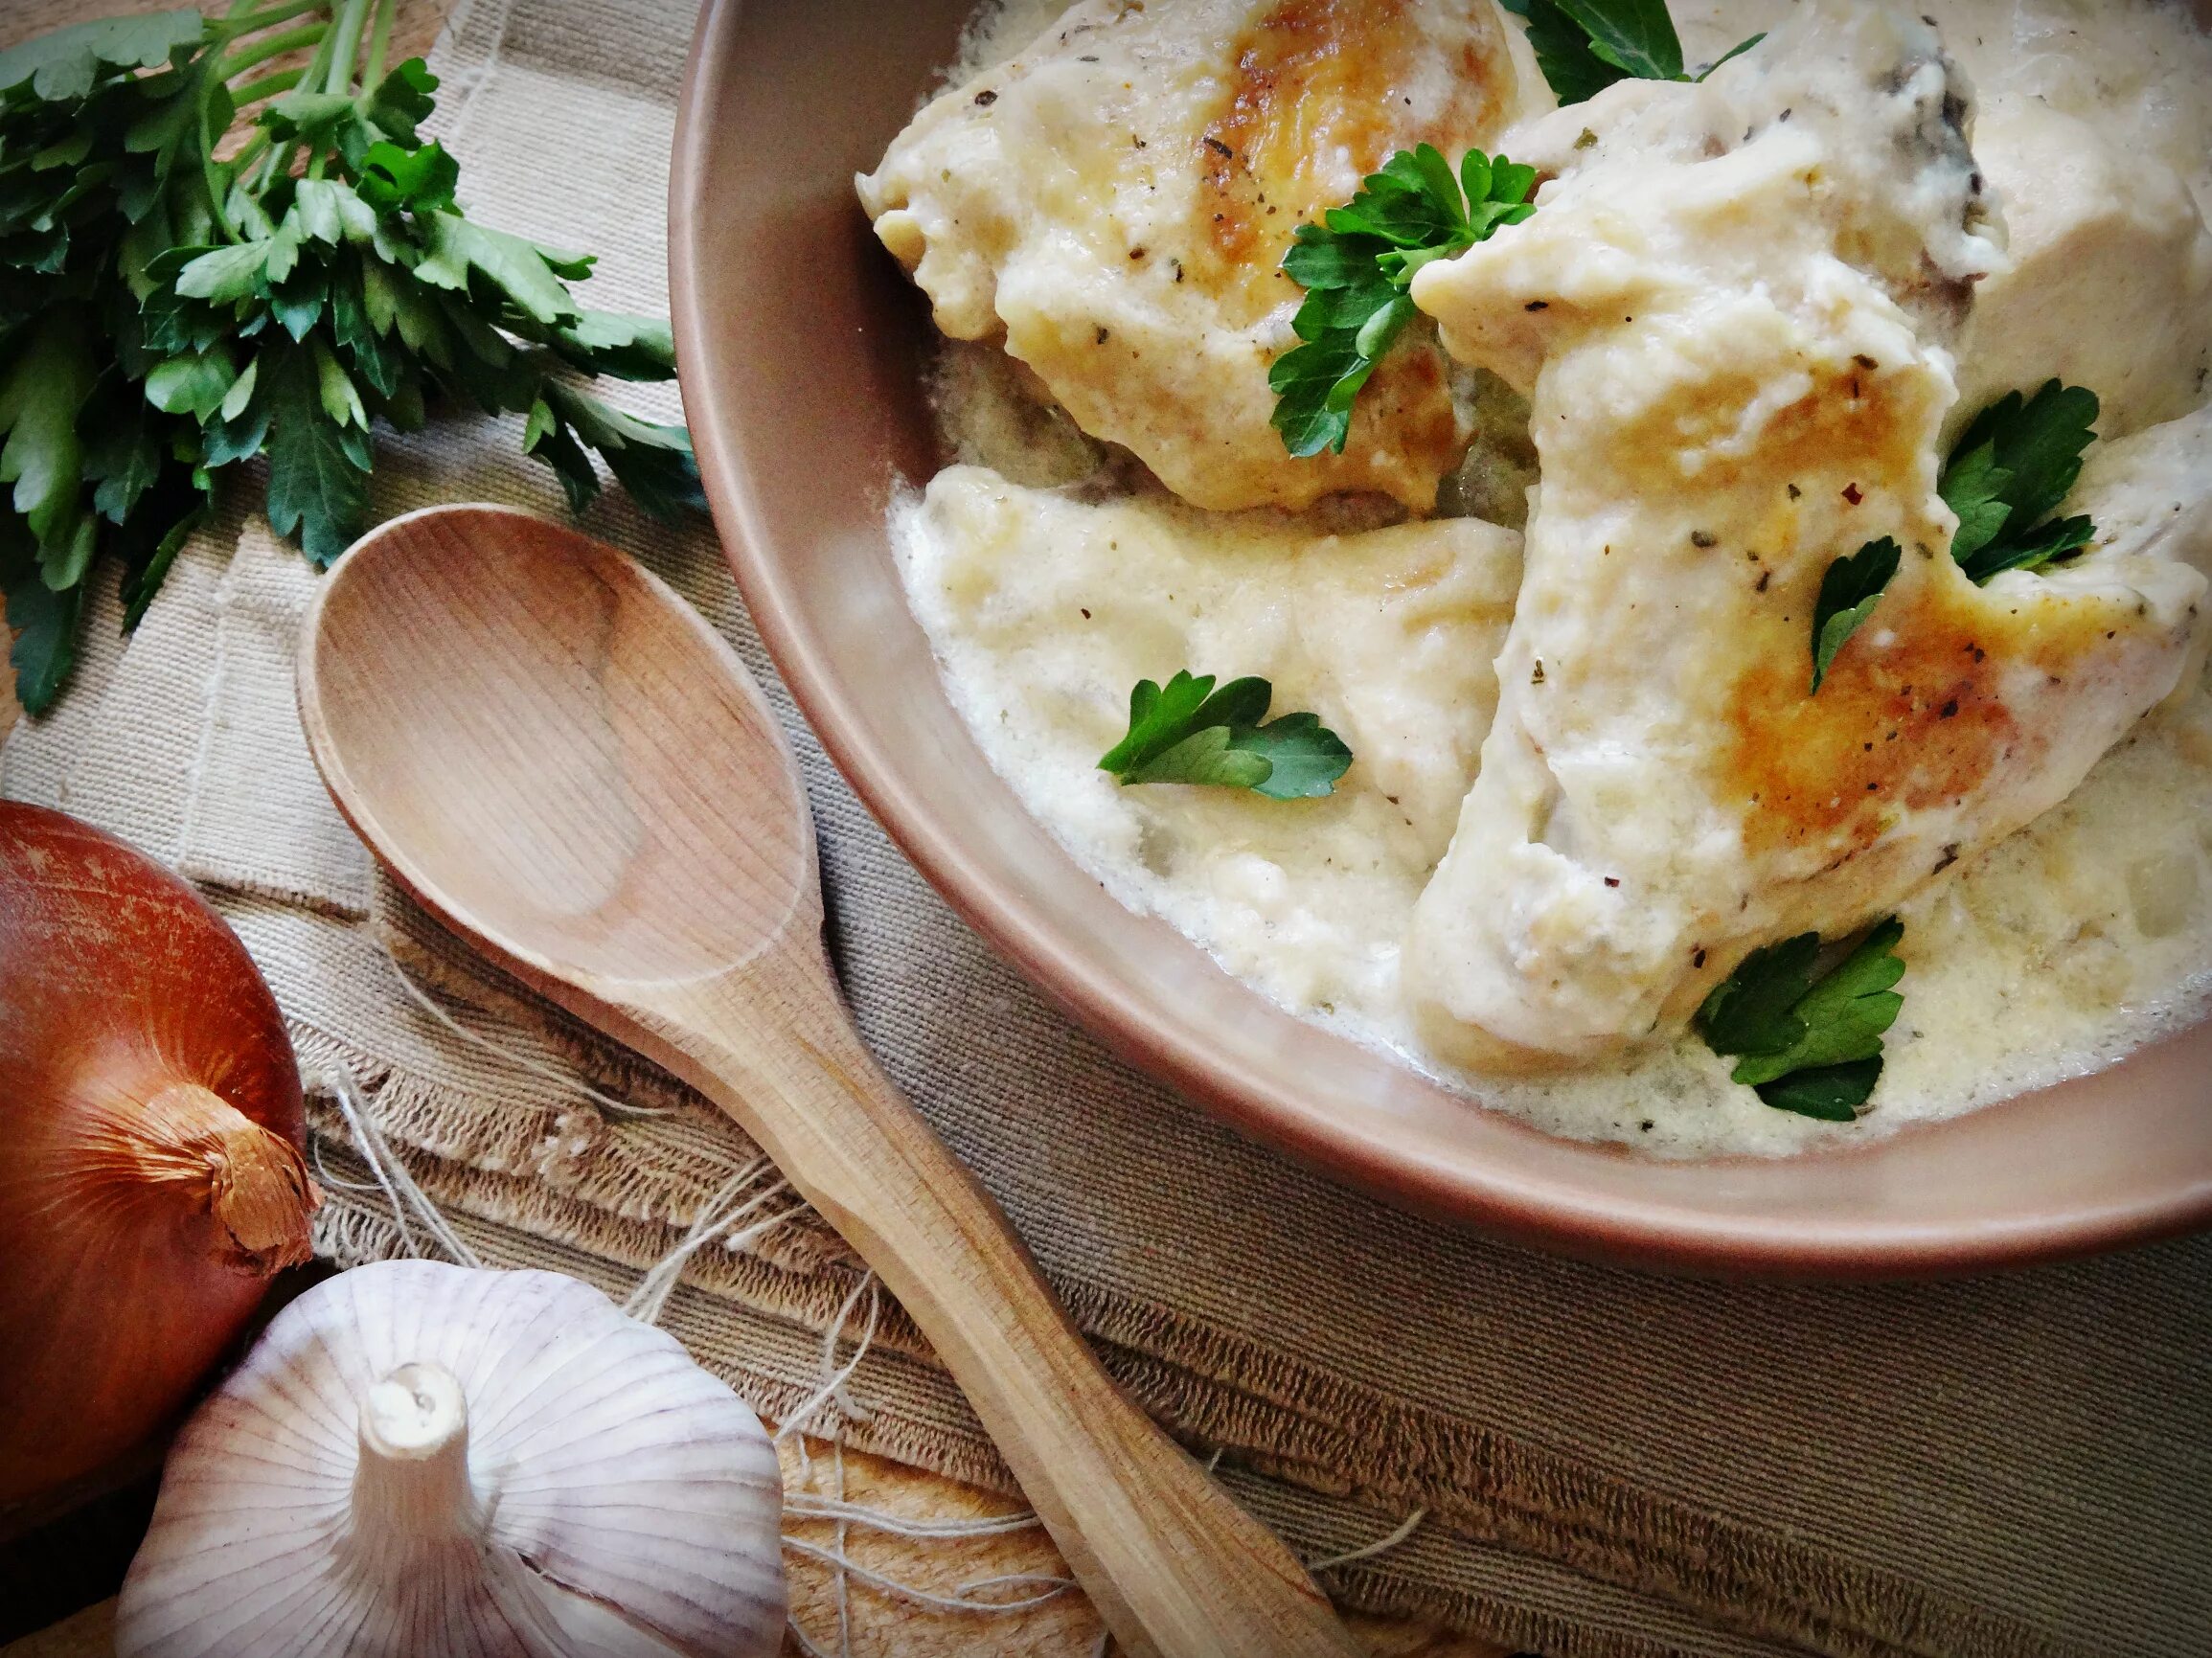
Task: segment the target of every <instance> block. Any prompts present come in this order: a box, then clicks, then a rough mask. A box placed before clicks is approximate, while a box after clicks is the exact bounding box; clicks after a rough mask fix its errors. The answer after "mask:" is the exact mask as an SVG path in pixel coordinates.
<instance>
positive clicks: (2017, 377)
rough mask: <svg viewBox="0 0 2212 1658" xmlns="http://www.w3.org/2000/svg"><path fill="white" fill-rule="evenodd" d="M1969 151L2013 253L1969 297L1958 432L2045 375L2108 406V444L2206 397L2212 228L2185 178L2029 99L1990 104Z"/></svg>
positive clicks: (2104, 427)
mask: <svg viewBox="0 0 2212 1658" xmlns="http://www.w3.org/2000/svg"><path fill="white" fill-rule="evenodd" d="M1973 148H1974V154H1975V155H1976V156H1977V157H1979V158H1980V161H1981V164H1982V170H1983V173H1984V175H1985V176H1986V177H1987V179H1988V180H1989V183H1990V186H1991V187H1992V189H1993V190H1994V191H1995V193H1996V196H1997V199H1998V201H1999V202H2000V203H2002V205H2003V210H2004V217H2005V228H2006V231H2007V234H2008V238H2009V243H2010V245H2009V249H2008V251H2009V253H2010V255H2011V258H2010V260H2009V261H2008V263H2007V265H2006V266H2005V267H2004V268H2002V269H1999V270H1996V271H1995V272H1993V273H1992V274H1991V276H1990V278H1989V280H1988V281H1987V282H1986V283H1984V284H1982V286H1981V289H1980V291H1979V292H1978V293H1977V294H1976V296H1975V299H1974V311H1973V321H1972V323H1971V324H1970V325H1969V327H1968V329H1967V332H1966V337H1965V340H1964V342H1963V344H1962V345H1961V347H1960V350H1959V364H1960V367H1959V392H1960V397H1959V402H1958V406H1957V407H1956V408H1955V409H1954V410H1953V411H1952V413H1951V419H1950V427H1951V428H1952V430H1953V431H1955V430H1957V429H1959V428H1962V427H1964V426H1965V424H1966V423H1967V422H1968V421H1969V420H1972V419H1973V417H1974V416H1975V415H1977V414H1979V413H1980V412H1981V411H1982V410H1983V409H1984V408H1986V407H1987V406H1988V405H1989V404H1991V403H1993V402H1995V400H1996V399H1997V398H1998V397H2003V396H2004V395H2005V394H2006V393H2007V392H2010V391H2013V390H2015V389H2016V388H2018V387H2021V386H2038V385H2041V384H2042V382H2043V381H2044V380H2046V379H2049V378H2050V377H2051V376H2052V375H2058V376H2059V377H2060V378H2061V379H2063V380H2064V381H2065V382H2066V383H2067V384H2068V385H2070V386H2087V387H2088V388H2089V389H2090V390H2091V391H2093V392H2095V393H2096V394H2097V396H2098V397H2099V398H2100V399H2102V401H2103V404H2104V413H2103V416H2102V418H2101V419H2100V420H2098V422H2097V430H2098V433H2099V435H2100V436H2102V437H2104V438H2105V439H2107V440H2110V439H2114V438H2124V437H2127V436H2128V435H2129V434H2130V433H2132V432H2139V431H2141V430H2142V429H2143V428H2144V427H2146V426H2151V425H2155V424H2157V423H2158V422H2160V421H2162V420H2174V419H2177V418H2178V417H2179V416H2181V415H2184V414H2187V413H2188V412H2189V411H2190V410H2191V409H2194V408H2195V407H2197V405H2198V404H2199V403H2201V402H2202V401H2203V399H2204V394H2205V389H2206V375H2207V372H2208V371H2212V232H2207V231H2206V229H2205V227H2204V219H2203V216H2201V214H2200V213H2199V212H2198V210H2197V203H2196V200H2195V198H2193V197H2192V196H2191V195H2190V193H2189V187H2188V185H2186V184H2185V183H2183V182H2182V180H2181V178H2180V176H2179V175H2178V173H2176V172H2175V171H2174V170H2173V169H2172V168H2170V167H2168V166H2166V165H2165V164H2164V163H2163V162H2161V161H2159V160H2158V159H2157V158H2156V157H2155V156H2150V155H2130V154H2122V153H2120V152H2119V151H2118V150H2117V149H2116V148H2114V146H2113V143H2112V141H2111V140H2109V139H2108V138H2107V137H2106V136H2105V135H2104V134H2103V133H2102V132H2101V131H2100V130H2099V129H2098V128H2097V127H2095V126H2092V125H2089V124H2088V123H2087V122H2086V121H2082V120H2080V119H2078V118H2076V117H2074V116H2071V115H2066V114H2064V113H2062V112H2061V111H2059V110H2056V109H2053V108H2052V107H2051V106H2050V105H2049V104H2047V103H2045V102H2042V101H2041V99H2036V98H2024V97H2018V96H2014V97H2009V98H2002V99H1997V100H1994V101H1993V102H1991V103H1990V104H1989V105H1988V106H1987V107H1986V108H1985V109H1983V110H1982V112H1981V116H1980V119H1979V120H1978V121H1977V122H1976V124H1975V127H1974V144H1973Z"/></svg>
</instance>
